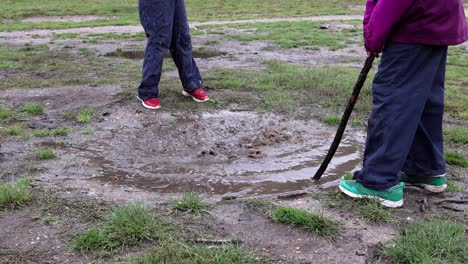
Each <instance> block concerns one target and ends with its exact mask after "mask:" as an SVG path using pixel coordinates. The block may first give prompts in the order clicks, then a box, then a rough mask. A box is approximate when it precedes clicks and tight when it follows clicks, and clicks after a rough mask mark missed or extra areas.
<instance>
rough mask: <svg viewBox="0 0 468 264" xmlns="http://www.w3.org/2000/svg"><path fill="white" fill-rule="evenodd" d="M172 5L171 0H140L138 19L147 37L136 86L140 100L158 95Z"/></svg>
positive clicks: (168, 43) (170, 28)
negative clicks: (140, 74)
mask: <svg viewBox="0 0 468 264" xmlns="http://www.w3.org/2000/svg"><path fill="white" fill-rule="evenodd" d="M174 7H175V5H174V1H172V0H152V1H150V0H140V4H139V11H140V20H141V24H142V26H143V28H144V29H145V33H146V36H147V37H148V42H147V46H146V50H145V58H144V61H143V78H142V80H141V84H140V86H139V87H138V96H139V97H140V98H141V99H142V100H146V99H149V98H154V97H159V87H158V86H159V81H160V79H161V74H162V66H163V59H164V55H165V54H166V53H167V51H168V50H169V47H170V45H171V41H172V27H173V22H174Z"/></svg>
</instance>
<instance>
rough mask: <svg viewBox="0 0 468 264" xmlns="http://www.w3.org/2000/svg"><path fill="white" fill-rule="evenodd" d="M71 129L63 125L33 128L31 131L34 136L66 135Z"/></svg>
mask: <svg viewBox="0 0 468 264" xmlns="http://www.w3.org/2000/svg"><path fill="white" fill-rule="evenodd" d="M72 130H73V129H72V128H71V127H68V126H65V127H61V128H54V129H42V130H34V131H33V132H32V135H33V136H35V137H48V136H66V135H68V133H70V132H71V131H72Z"/></svg>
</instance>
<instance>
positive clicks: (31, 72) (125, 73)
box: [0, 45, 141, 90]
mask: <svg viewBox="0 0 468 264" xmlns="http://www.w3.org/2000/svg"><path fill="white" fill-rule="evenodd" d="M110 60H111V59H109V58H106V57H94V56H81V55H79V54H76V53H75V52H71V51H68V50H49V47H47V46H46V45H38V46H33V45H25V46H23V47H12V46H6V45H0V70H5V71H7V73H8V74H7V75H6V77H5V78H3V79H2V81H1V82H0V90H5V89H11V88H14V87H22V88H25V89H26V88H44V87H66V86H76V85H101V84H102V81H103V80H107V82H106V84H119V85H123V86H126V85H129V84H131V83H133V84H134V83H135V82H137V81H138V80H139V79H140V77H139V75H140V74H141V73H140V71H137V70H136V68H137V67H136V66H137V64H138V63H139V62H137V61H135V62H134V61H131V60H126V61H118V62H115V61H113V62H112V63H109V61H110ZM24 72H28V74H27V75H25V74H24Z"/></svg>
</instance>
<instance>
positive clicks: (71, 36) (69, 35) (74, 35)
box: [52, 33, 80, 41]
mask: <svg viewBox="0 0 468 264" xmlns="http://www.w3.org/2000/svg"><path fill="white" fill-rule="evenodd" d="M79 36H80V34H78V33H57V34H54V36H53V37H52V41H55V40H57V39H76V38H78V37H79Z"/></svg>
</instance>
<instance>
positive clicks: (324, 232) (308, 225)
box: [270, 206, 338, 238]
mask: <svg viewBox="0 0 468 264" xmlns="http://www.w3.org/2000/svg"><path fill="white" fill-rule="evenodd" d="M270 217H271V218H272V219H273V220H274V221H276V222H279V223H282V224H288V225H291V226H297V227H301V228H304V229H305V230H307V231H309V232H312V233H315V234H317V235H319V236H323V237H327V238H332V237H334V236H335V235H336V233H337V232H338V223H336V222H335V221H333V220H331V219H328V218H327V217H325V216H324V215H323V214H315V213H311V212H309V211H307V210H305V209H297V208H293V207H285V206H279V207H277V208H276V209H273V211H272V212H270Z"/></svg>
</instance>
